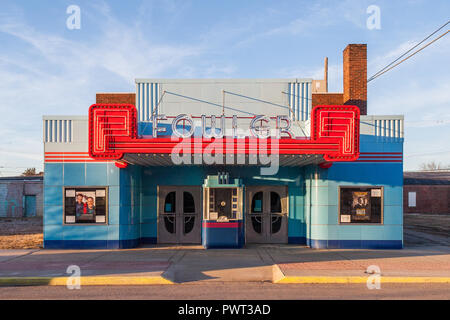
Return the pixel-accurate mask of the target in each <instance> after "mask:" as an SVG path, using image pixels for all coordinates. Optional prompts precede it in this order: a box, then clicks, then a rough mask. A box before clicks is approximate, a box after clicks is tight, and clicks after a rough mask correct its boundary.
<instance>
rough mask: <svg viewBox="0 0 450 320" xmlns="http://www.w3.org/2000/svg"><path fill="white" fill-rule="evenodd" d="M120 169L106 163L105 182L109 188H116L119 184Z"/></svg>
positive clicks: (110, 163)
mask: <svg viewBox="0 0 450 320" xmlns="http://www.w3.org/2000/svg"><path fill="white" fill-rule="evenodd" d="M119 171H120V169H119V168H117V167H116V165H115V164H114V163H112V162H108V163H107V182H106V184H107V185H109V186H118V185H119V184H120V180H119V175H120V173H119Z"/></svg>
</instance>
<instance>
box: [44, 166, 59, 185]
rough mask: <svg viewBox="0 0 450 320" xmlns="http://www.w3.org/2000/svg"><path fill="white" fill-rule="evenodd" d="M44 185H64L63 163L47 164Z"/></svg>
mask: <svg viewBox="0 0 450 320" xmlns="http://www.w3.org/2000/svg"><path fill="white" fill-rule="evenodd" d="M44 185H46V186H62V185H63V165H62V163H45V169H44Z"/></svg>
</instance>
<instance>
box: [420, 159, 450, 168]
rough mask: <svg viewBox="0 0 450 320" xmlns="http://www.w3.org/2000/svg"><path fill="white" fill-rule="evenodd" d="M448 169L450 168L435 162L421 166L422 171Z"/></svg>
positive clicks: (424, 163)
mask: <svg viewBox="0 0 450 320" xmlns="http://www.w3.org/2000/svg"><path fill="white" fill-rule="evenodd" d="M448 168H449V166H443V165H442V164H441V163H436V162H435V161H430V162H423V163H422V164H421V165H420V169H421V170H442V169H448Z"/></svg>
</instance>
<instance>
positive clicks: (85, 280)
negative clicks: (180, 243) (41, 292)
mask: <svg viewBox="0 0 450 320" xmlns="http://www.w3.org/2000/svg"><path fill="white" fill-rule="evenodd" d="M73 281H74V278H73V277H18V278H13V277H11V278H9V277H5V278H0V286H66V285H67V284H72V283H73ZM152 284H174V282H172V281H170V280H167V279H165V278H163V277H133V276H128V277H127V276H119V277H105V276H88V277H80V285H81V286H119V285H133V286H135V285H152Z"/></svg>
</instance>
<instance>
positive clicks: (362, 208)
mask: <svg viewBox="0 0 450 320" xmlns="http://www.w3.org/2000/svg"><path fill="white" fill-rule="evenodd" d="M352 196H353V202H352V215H353V220H370V194H369V191H353V192H352Z"/></svg>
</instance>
